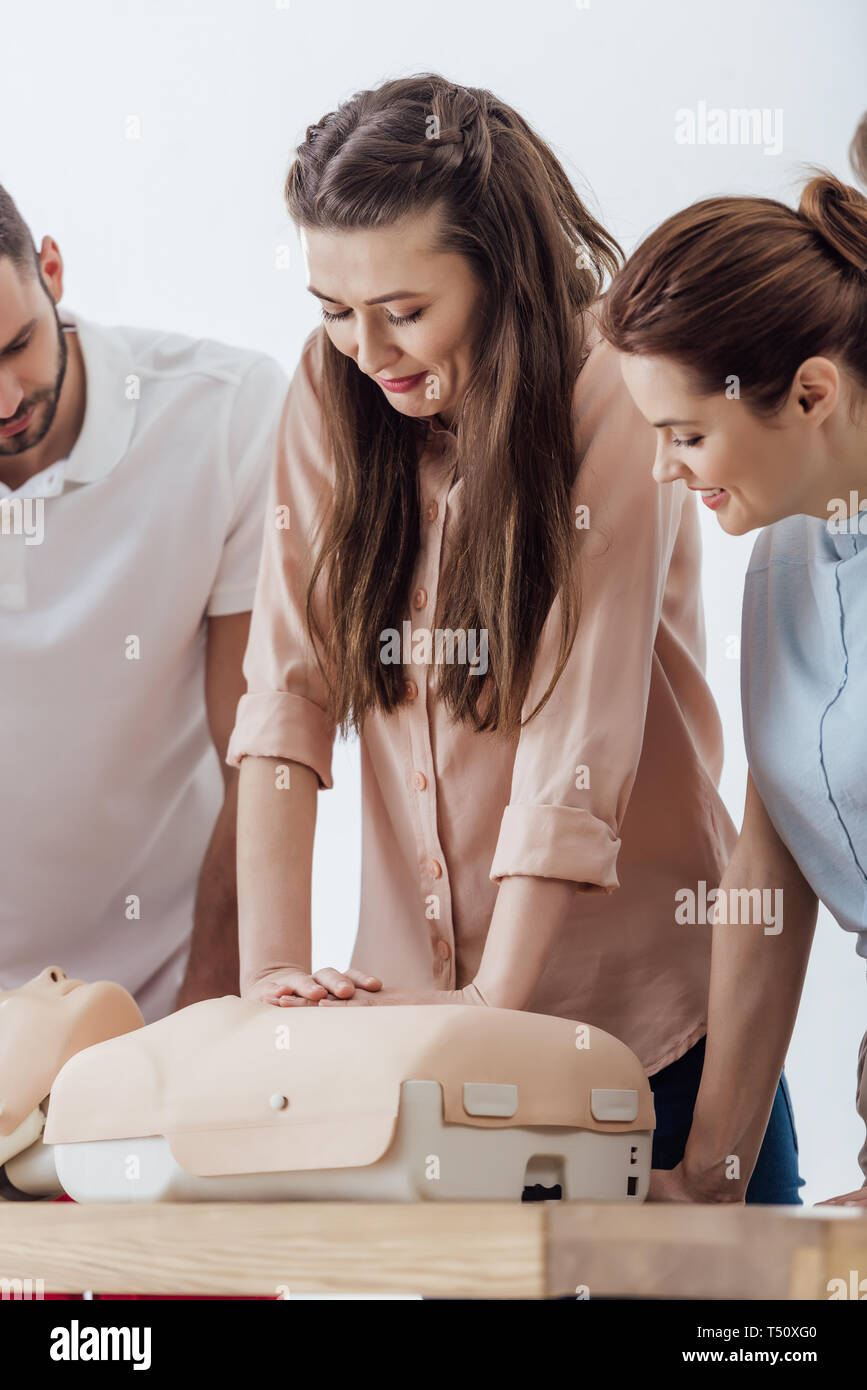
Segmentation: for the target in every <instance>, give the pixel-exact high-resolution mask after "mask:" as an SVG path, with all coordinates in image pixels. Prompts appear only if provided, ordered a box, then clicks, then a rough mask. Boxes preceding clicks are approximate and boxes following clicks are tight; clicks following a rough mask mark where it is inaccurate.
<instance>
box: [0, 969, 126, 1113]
mask: <svg viewBox="0 0 867 1390" xmlns="http://www.w3.org/2000/svg"><path fill="white" fill-rule="evenodd" d="M142 1022H143V1019H142V1017H141V1014H140V1012H139V1010H138V1007H137V1005H136V1003H135V1001H134V1000H133V998H132V996H131V995H129V994H128V993H127V991H126V990H125V989H124V988H123V987H122V986H121V985H116V984H112V983H111V982H110V981H108V980H98V981H96V983H94V984H85V983H84V982H83V981H82V980H75V979H70V978H69V976H68V975H67V974H66V971H65V970H61V968H60V966H57V965H50V966H48V967H47V969H45V970H43V971H42V972H41V973H40V974H39V975H36V976H34V978H33V979H32V980H27V981H26V983H25V984H23V985H19V987H18V988H17V989H4V990H0V1134H4V1133H9V1132H11V1129H14V1128H15V1126H16V1124H19V1123H20V1122H21V1120H22V1119H24V1117H25V1115H27V1114H28V1113H29V1112H30V1111H31V1110H32V1109H33V1108H34V1107H35V1106H36V1105H38V1104H39V1103H40V1102H41V1101H42V1100H44V1098H45V1097H46V1096H47V1095H48V1093H49V1091H50V1090H51V1087H52V1084H53V1082H54V1078H55V1076H56V1075H57V1072H58V1070H59V1069H60V1067H61V1066H62V1065H63V1063H64V1062H65V1061H66V1060H67V1058H68V1057H70V1056H72V1054H73V1053H74V1052H76V1051H78V1050H79V1049H80V1048H83V1047H89V1046H90V1045H91V1044H92V1043H94V1042H98V1041H101V1040H102V1039H103V1038H107V1037H113V1036H114V1035H115V1034H116V1033H119V1032H124V1031H129V1030H130V1029H133V1028H137V1027H140V1026H141V1024H142ZM13 1120H14V1123H13Z"/></svg>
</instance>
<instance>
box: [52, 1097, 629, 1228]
mask: <svg viewBox="0 0 867 1390" xmlns="http://www.w3.org/2000/svg"><path fill="white" fill-rule="evenodd" d="M651 1140H652V1135H651V1133H650V1132H648V1131H637V1132H636V1131H632V1132H625V1133H620V1134H600V1133H598V1132H597V1131H595V1130H581V1129H564V1128H562V1127H561V1126H558V1125H546V1126H537V1127H527V1128H521V1127H507V1128H502V1129H496V1130H494V1129H480V1128H478V1127H474V1126H472V1125H456V1124H449V1125H444V1124H443V1118H442V1091H441V1089H440V1086H439V1084H438V1082H436V1081H405V1082H404V1083H403V1086H402V1087H401V1103H400V1111H399V1114H398V1120H397V1126H396V1129H395V1135H394V1139H393V1142H392V1144H391V1147H390V1148H389V1150H388V1152H387V1153H386V1154H384V1155H383V1157H382V1158H381V1159H380V1160H379V1161H378V1162H377V1163H373V1164H370V1165H369V1166H367V1167H364V1168H331V1169H325V1170H314V1171H305V1172H288V1173H241V1174H234V1175H228V1176H221V1177H196V1176H195V1175H194V1174H191V1173H186V1172H185V1171H184V1170H183V1169H182V1168H181V1167H180V1166H179V1165H178V1164H177V1163H176V1162H175V1159H174V1158H173V1157H172V1154H171V1151H170V1149H169V1146H168V1143H167V1142H166V1140H165V1139H163V1138H159V1137H152V1138H143V1139H109V1140H100V1141H98V1142H89V1143H81V1144H58V1145H56V1146H55V1150H54V1156H55V1163H56V1167H57V1174H58V1177H59V1179H60V1182H61V1183H62V1185H63V1188H64V1190H65V1191H66V1192H68V1193H69V1195H70V1197H74V1198H75V1200H76V1201H77V1202H280V1201H308V1202H359V1201H361V1202H418V1201H442V1202H456V1201H467V1202H479V1201H495V1202H500V1201H520V1200H521V1197H522V1194H523V1191H524V1188H525V1187H526V1186H527V1185H528V1184H529V1185H531V1186H532V1185H535V1184H540V1185H541V1186H542V1187H544V1188H553V1187H554V1186H555V1185H558V1184H559V1186H560V1188H561V1195H562V1198H563V1200H565V1201H576V1200H578V1199H584V1200H587V1201H634V1202H642V1201H644V1199H645V1197H646V1196H647V1189H648V1185H649V1182H650V1158H651Z"/></svg>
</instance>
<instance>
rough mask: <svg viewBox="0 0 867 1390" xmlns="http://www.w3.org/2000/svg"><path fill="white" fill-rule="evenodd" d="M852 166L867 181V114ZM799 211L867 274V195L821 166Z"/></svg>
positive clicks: (854, 143) (837, 251)
mask: <svg viewBox="0 0 867 1390" xmlns="http://www.w3.org/2000/svg"><path fill="white" fill-rule="evenodd" d="M849 155H850V158H851V160H852V166H853V168H854V169H855V171H856V173H858V175H859V176H863V177H864V178H865V181H867V115H865V116H864V118H863V119H862V121H861V124H860V125H859V127H858V129H857V130H856V132H855V136H854V138H853V140H852V145H851V147H850V150H849ZM798 212H799V214H800V216H801V217H802V218H803V219H804V221H805V222H808V223H809V224H810V226H811V227H812V228H813V230H814V231H816V232H818V234H819V235H820V236H821V238H822V240H823V241H824V243H825V244H826V246H828V247H829V248H830V249H831V251H833V252H834V254H835V255H836V256H837V257H838V259H839V260H840V261H843V262H845V263H846V264H847V265H849V266H851V267H852V268H853V269H854V270H858V271H860V272H861V274H862V275H867V198H865V196H864V194H863V193H861V192H859V190H858V189H857V188H853V187H852V186H851V184H848V183H843V182H842V180H841V179H838V178H835V177H834V175H833V174H829V173H827V172H826V171H825V170H823V169H817V170H816V174H815V177H814V178H812V179H810V182H809V183H808V184H807V185H806V186H805V188H804V191H803V192H802V194H801V202H800V205H799V207H798Z"/></svg>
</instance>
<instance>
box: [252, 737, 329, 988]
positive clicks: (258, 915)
mask: <svg viewBox="0 0 867 1390" xmlns="http://www.w3.org/2000/svg"><path fill="white" fill-rule="evenodd" d="M281 768H282V769H284V771H283V772H282V773H280V771H279V769H281ZM286 769H288V772H289V775H288V778H287V776H286V771H285V770H286ZM287 783H288V785H287ZM318 787H319V779H318V778H317V776H316V773H315V772H313V771H312V769H311V768H309V767H306V766H305V765H304V764H302V763H294V762H292V763H290V762H288V761H287V760H286V759H285V758H255V757H246V758H244V759H243V761H242V763H241V770H240V776H239V785H238V934H239V951H240V968H241V990H242V992H243V990H244V989H245V988H246V987H247V986H249V985H250V984H251V983H252V982H253V981H254V980H255V979H257V978H258V977H259V976H260V975H261V974H262V973H263V972H264V971H266V970H269V969H274V968H277V967H280V966H284V965H289V964H291V965H297V966H299V967H300V968H301V969H303V970H307V971H309V969H310V963H311V907H310V903H311V881H312V872H313V837H314V832H315V829H316V794H317V791H318Z"/></svg>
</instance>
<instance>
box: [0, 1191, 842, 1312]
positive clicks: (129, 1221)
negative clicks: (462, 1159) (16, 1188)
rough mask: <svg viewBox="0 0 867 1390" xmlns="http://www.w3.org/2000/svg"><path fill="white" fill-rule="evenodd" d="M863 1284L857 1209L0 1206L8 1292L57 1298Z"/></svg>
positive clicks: (730, 1290)
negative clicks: (31, 1286)
mask: <svg viewBox="0 0 867 1390" xmlns="http://www.w3.org/2000/svg"><path fill="white" fill-rule="evenodd" d="M850 1271H858V1275H857V1277H858V1278H867V1214H864V1213H863V1212H859V1211H856V1210H854V1209H851V1208H850V1209H847V1208H839V1209H830V1211H829V1209H828V1208H811V1207H805V1208H792V1207H787V1208H785V1207H784V1208H781V1207H755V1206H754V1207H728V1208H726V1207H714V1206H687V1205H683V1206H681V1205H659V1204H656V1203H653V1204H643V1205H641V1206H626V1205H623V1204H620V1203H584V1202H539V1203H535V1202H534V1203H524V1204H519V1203H515V1204H507V1203H501V1202H491V1203H487V1202H473V1203H448V1204H443V1203H434V1202H430V1203H420V1204H418V1205H413V1206H409V1205H407V1206H403V1205H381V1204H376V1205H373V1204H371V1205H366V1204H365V1205H363V1204H360V1203H327V1204H325V1203H304V1202H298V1203H279V1204H271V1203H263V1204H245V1203H213V1204H211V1203H208V1204H200V1205H199V1204H192V1205H171V1204H165V1205H158V1204H155V1205H115V1204H100V1205H88V1206H84V1205H82V1206H76V1205H73V1204H72V1203H51V1202H44V1203H43V1202H22V1203H8V1204H7V1203H3V1204H0V1278H23V1279H26V1278H31V1279H39V1278H41V1279H42V1280H43V1281H44V1289H45V1291H46V1292H56V1293H81V1292H82V1291H83V1290H85V1289H90V1290H93V1291H95V1292H96V1293H138V1294H145V1295H146V1294H153V1293H175V1294H181V1293H183V1294H198V1295H203V1294H229V1295H236V1296H241V1295H250V1294H255V1295H260V1296H265V1297H268V1298H280V1297H282V1298H286V1297H289V1298H291V1297H292V1295H293V1293H296V1294H299V1293H319V1294H321V1293H367V1294H370V1293H392V1294H395V1293H404V1294H412V1293H415V1294H423V1295H426V1296H429V1297H440V1298H449V1297H453V1298H546V1297H552V1296H556V1295H563V1294H566V1295H572V1296H575V1293H576V1289H578V1288H581V1289H582V1290H586V1293H584V1295H583V1296H587V1295H589V1296H590V1297H591V1298H593V1297H597V1298H598V1297H602V1296H606V1297H612V1296H621V1297H650V1298H713V1299H735V1298H738V1299H741V1298H743V1299H793V1298H795V1299H827V1298H828V1281H829V1280H830V1279H833V1278H842V1279H844V1280H846V1281H847V1283H849V1282H850V1280H851V1277H852V1276H851V1275H850ZM864 1291H865V1292H867V1284H865V1288H864Z"/></svg>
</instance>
